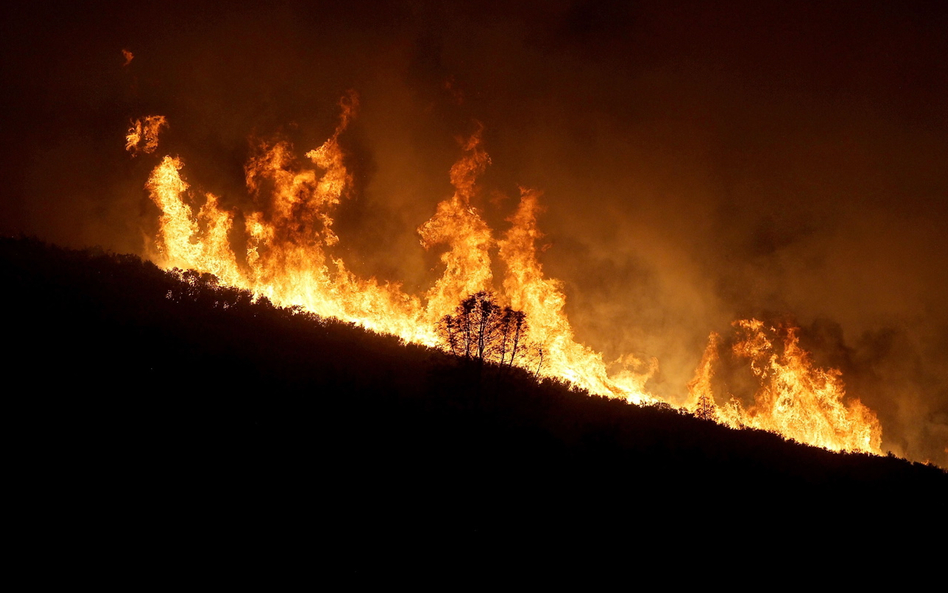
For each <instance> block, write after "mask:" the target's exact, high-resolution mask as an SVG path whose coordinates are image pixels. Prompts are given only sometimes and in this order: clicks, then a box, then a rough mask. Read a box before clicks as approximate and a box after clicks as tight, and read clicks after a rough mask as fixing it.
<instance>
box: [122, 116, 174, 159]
mask: <svg viewBox="0 0 948 593" xmlns="http://www.w3.org/2000/svg"><path fill="white" fill-rule="evenodd" d="M164 127H168V120H167V119H165V116H163V115H146V116H145V117H143V118H141V119H136V120H135V121H133V122H132V127H130V128H129V129H128V133H127V134H126V135H125V150H127V151H129V152H130V153H132V156H138V153H139V152H144V153H145V154H151V153H153V152H155V150H157V149H158V132H160V131H161V128H164Z"/></svg>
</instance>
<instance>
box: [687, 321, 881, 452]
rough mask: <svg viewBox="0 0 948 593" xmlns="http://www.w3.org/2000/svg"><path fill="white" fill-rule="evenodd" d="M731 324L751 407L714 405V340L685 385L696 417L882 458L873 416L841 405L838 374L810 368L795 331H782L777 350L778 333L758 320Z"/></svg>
mask: <svg viewBox="0 0 948 593" xmlns="http://www.w3.org/2000/svg"><path fill="white" fill-rule="evenodd" d="M734 325H735V327H736V328H737V329H738V341H737V342H736V343H735V344H734V346H733V349H732V350H733V353H734V355H735V356H736V357H738V358H740V359H746V360H748V361H749V363H750V369H751V372H752V373H753V375H754V377H756V378H757V380H758V382H759V387H758V389H757V391H756V393H755V394H754V403H753V404H752V405H751V406H749V407H747V408H745V407H744V405H743V404H742V403H741V402H740V400H738V399H736V398H733V397H732V398H730V400H729V401H727V402H726V403H725V404H724V405H722V406H718V405H717V404H716V403H715V394H714V392H713V388H712V382H711V376H712V373H713V367H714V364H715V363H716V362H717V361H718V354H717V352H718V346H719V344H720V338H719V337H718V336H717V335H712V337H711V340H710V341H709V344H708V348H707V350H706V351H705V354H704V357H703V358H702V361H701V364H700V365H699V367H698V371H697V373H696V375H695V379H694V380H693V381H692V382H691V383H690V384H689V385H688V387H689V390H690V392H691V404H690V407H691V409H692V410H693V411H694V412H695V413H696V414H697V415H699V416H702V417H706V418H714V419H717V420H718V421H720V422H722V423H723V424H727V425H729V426H732V427H735V428H740V427H745V426H746V427H753V428H759V429H763V430H769V431H772V432H776V433H779V434H783V435H785V436H788V437H790V438H792V439H794V440H796V441H799V442H802V443H807V444H811V445H817V446H820V447H824V448H826V449H830V450H833V451H864V452H868V453H881V444H882V428H881V426H880V424H879V420H878V418H876V415H875V414H874V413H873V412H872V411H871V410H870V409H869V408H867V407H866V406H864V405H863V404H862V402H860V401H859V400H858V399H855V398H850V399H849V401H848V403H847V402H845V401H844V396H845V387H844V386H843V382H842V380H841V378H840V377H841V373H840V372H839V371H838V370H836V369H822V368H819V367H816V366H814V365H813V363H812V362H811V360H810V357H809V355H808V354H807V352H806V351H804V350H803V349H802V348H801V347H800V340H799V338H798V337H797V329H796V328H792V327H788V328H785V329H783V331H782V333H783V334H784V336H783V339H782V342H783V343H782V351H780V348H778V346H779V345H775V340H776V339H779V336H777V334H778V333H781V332H779V331H778V330H777V329H775V328H769V329H768V328H767V327H765V325H764V323H763V322H762V321H759V320H757V319H745V320H740V321H736V322H734ZM771 336H774V337H771Z"/></svg>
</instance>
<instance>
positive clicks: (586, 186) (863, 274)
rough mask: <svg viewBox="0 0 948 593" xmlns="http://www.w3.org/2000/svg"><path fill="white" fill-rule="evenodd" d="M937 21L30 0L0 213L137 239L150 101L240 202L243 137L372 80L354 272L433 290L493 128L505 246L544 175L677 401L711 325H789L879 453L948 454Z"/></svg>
mask: <svg viewBox="0 0 948 593" xmlns="http://www.w3.org/2000/svg"><path fill="white" fill-rule="evenodd" d="M341 4H345V5H341ZM946 30H948V10H946V9H945V8H944V6H943V5H942V4H941V3H929V2H901V3H892V2H871V1H860V2H855V1H853V2H845V1H844V2H832V3H826V2H809V1H801V2H793V3H767V2H724V3H719V2H715V3H705V2H658V1H655V2H592V1H589V2H578V1H575V2H569V1H561V2H556V1H553V2H542V3H541V2H536V3H531V2H528V3H503V2H479V3H476V4H474V3H461V2H457V3H453V2H397V1H391V2H365V3H359V2H355V3H328V2H302V1H282V2H281V1H275V2H269V3H265V4H263V5H261V4H258V3H250V2H230V3H226V4H224V3H207V2H192V3H188V4H187V6H186V7H165V6H150V7H137V6H123V5H122V4H119V3H109V2H100V3H89V4H84V5H82V6H80V7H74V8H69V9H63V8H61V7H55V8H54V7H44V6H29V7H17V8H12V9H8V10H7V12H6V14H5V15H4V17H3V24H2V30H0V33H2V35H0V48H2V74H0V76H2V78H0V80H2V81H3V89H4V93H3V98H2V99H0V100H2V113H3V115H2V120H0V122H2V124H0V125H2V128H0V131H2V134H3V155H2V156H3V161H2V168H0V176H2V177H0V182H2V198H0V208H2V210H0V230H2V231H3V232H4V233H27V234H35V235H38V236H40V237H41V238H44V239H47V240H50V241H53V242H57V243H60V244H65V245H71V246H86V245H102V246H103V247H107V248H110V249H113V250H116V251H123V252H136V253H142V252H143V249H144V247H145V244H146V242H147V241H148V240H149V238H148V235H149V233H151V232H153V230H154V225H155V217H156V213H155V211H154V209H153V208H154V207H153V206H151V204H150V202H149V201H148V199H147V197H146V195H145V192H144V190H143V185H144V181H145V179H146V178H147V175H148V172H149V170H150V169H151V168H152V167H153V166H154V165H155V164H156V162H157V157H147V156H141V157H136V158H135V159H132V158H130V157H129V155H128V153H126V152H125V151H124V134H125V131H126V129H127V128H128V126H129V122H130V120H131V119H133V118H137V117H141V116H144V115H150V114H162V115H165V116H166V117H167V118H168V120H169V122H170V127H169V129H168V131H167V132H166V133H164V134H163V136H162V140H161V142H162V144H161V147H160V149H159V154H175V155H180V156H181V157H182V158H183V159H184V161H185V163H186V165H185V168H184V170H183V172H182V173H183V175H184V176H185V178H186V179H187V180H188V181H189V183H191V184H192V185H193V186H195V187H199V188H200V189H203V190H206V191H212V192H214V193H215V194H217V195H219V196H220V197H221V202H222V204H224V205H225V206H228V207H230V208H233V209H235V210H239V209H241V208H244V207H246V205H247V204H248V200H249V198H248V197H247V195H246V190H245V188H244V186H243V170H242V167H243V163H244V161H245V160H246V158H247V156H248V155H249V151H250V142H249V141H248V138H250V137H256V138H274V137H281V138H285V139H287V140H290V141H292V142H293V143H294V144H295V146H296V147H297V150H298V151H299V153H300V155H302V153H303V152H305V151H307V150H310V149H312V148H314V147H316V146H318V145H319V144H320V143H321V142H323V141H324V140H325V139H326V138H327V137H328V136H330V135H331V134H332V130H333V128H334V126H335V124H336V121H337V117H338V107H337V105H338V101H339V99H340V97H342V96H343V95H344V94H346V93H347V92H349V91H350V90H353V91H355V92H356V93H358V96H359V99H360V108H359V114H358V117H357V118H356V120H355V121H354V123H353V125H352V126H351V128H350V129H349V130H348V131H347V132H346V134H345V135H344V137H343V139H342V141H343V143H344V147H345V149H346V151H347V153H348V155H349V157H348V158H349V160H348V163H349V165H350V167H351V169H352V171H353V172H354V174H355V177H356V183H355V191H354V192H353V195H352V197H351V198H350V199H349V200H348V201H346V202H345V203H344V204H342V205H341V207H340V208H339V211H338V213H337V217H336V227H335V228H336V229H337V232H338V234H339V236H340V244H339V246H338V250H337V254H339V255H342V256H343V257H344V258H345V260H346V263H347V265H348V266H349V267H350V268H351V269H353V270H355V271H356V272H357V273H359V274H362V275H376V276H378V277H379V278H381V279H384V280H389V281H394V282H401V283H403V285H404V286H405V287H406V289H407V290H410V291H412V292H415V293H422V292H423V291H424V290H425V288H426V287H427V286H428V285H430V282H431V281H432V279H433V278H434V277H435V275H436V274H437V272H438V270H437V265H438V260H437V253H429V252H425V251H424V250H423V249H422V248H421V247H420V246H419V245H418V238H417V234H416V229H417V228H418V226H419V225H421V224H422V223H423V222H424V221H425V220H427V219H428V218H429V217H430V216H431V215H432V213H433V212H434V207H435V204H436V203H437V202H438V201H439V200H442V199H444V198H446V197H449V196H450V195H451V192H452V188H451V186H450V183H449V180H448V171H449V169H450V167H451V164H452V163H453V162H454V161H455V160H456V159H457V158H458V157H459V156H460V154H461V151H460V148H459V139H460V138H463V137H465V136H466V135H468V134H470V133H472V132H473V130H475V129H476V128H477V126H478V125H483V128H484V147H485V149H486V150H487V152H488V153H489V154H490V155H491V159H492V165H491V167H490V168H489V170H488V172H487V174H486V175H485V177H484V179H483V180H482V184H481V186H482V187H481V193H480V195H479V196H478V200H479V201H478V202H477V204H476V205H477V206H478V207H479V208H480V209H481V210H482V212H483V213H484V217H485V218H486V219H487V220H488V221H489V223H490V224H491V226H492V228H493V229H494V231H495V236H497V237H498V238H499V236H500V235H501V234H502V232H503V230H504V229H505V228H506V226H507V223H506V222H505V218H506V217H507V216H509V215H510V214H511V212H512V211H513V208H514V207H515V206H516V199H517V196H518V195H519V187H520V186H523V187H529V188H534V189H538V190H541V191H542V192H543V203H544V205H545V208H546V209H545V212H544V214H543V215H542V217H541V220H540V226H541V228H542V229H543V230H544V232H545V233H546V236H545V237H544V240H543V241H542V247H543V249H544V251H543V253H542V256H541V259H542V262H543V265H544V269H545V271H546V272H547V274H548V275H549V276H552V277H555V278H558V279H560V280H561V281H562V282H563V287H564V290H565V292H566V294H567V298H568V301H567V302H568V305H567V307H568V309H567V311H568V313H569V316H570V318H571V320H572V321H573V325H574V326H575V329H576V333H577V337H578V339H579V340H580V341H581V342H583V343H586V344H588V345H590V346H591V347H593V348H595V349H597V350H599V351H602V352H603V353H604V355H605V357H606V359H607V360H613V359H616V358H618V357H619V356H620V355H622V354H628V353H631V354H633V355H635V356H636V357H637V358H639V359H641V360H643V361H645V360H648V359H649V358H650V357H656V358H658V360H659V364H660V371H659V373H658V375H657V376H656V377H654V378H653V379H652V381H651V382H650V384H649V388H650V389H651V390H653V391H654V392H655V393H658V394H660V395H662V396H664V397H666V398H669V399H671V400H672V401H675V400H676V399H680V398H681V397H682V396H683V395H684V393H685V391H686V390H685V387H684V386H685V384H686V383H687V382H688V380H690V378H691V376H692V374H693V372H694V368H695V366H696V365H697V363H698V361H699V359H700V356H701V352H702V349H703V348H704V345H705V343H706V341H707V337H708V334H709V333H710V332H711V331H717V332H720V333H721V334H723V335H728V334H729V332H731V331H732V330H731V328H730V323H731V322H732V321H733V320H734V319H737V318H742V317H750V316H757V317H763V318H766V319H768V320H770V322H772V323H778V322H789V323H794V324H798V325H800V326H801V328H802V331H801V340H802V341H803V343H804V345H805V346H807V347H808V348H809V349H810V350H811V351H812V352H813V356H814V360H815V362H816V363H817V364H818V365H822V366H834V367H837V368H840V369H841V370H843V373H844V376H843V379H844V381H845V382H846V385H847V388H848V392H849V393H850V394H851V395H853V396H856V397H859V398H860V399H861V400H862V401H863V402H864V403H866V404H867V405H868V406H869V407H871V408H872V409H873V410H875V411H876V412H877V413H878V414H879V416H880V419H881V420H882V424H883V431H884V432H883V445H884V447H885V448H887V449H892V450H893V451H895V452H896V453H898V454H902V455H907V456H909V457H910V458H912V459H917V460H926V459H930V460H932V461H935V462H937V463H939V464H940V465H942V466H948V452H946V448H948V360H946V354H945V353H946V352H948V305H946V303H948V273H946V263H948V231H946V223H948V61H946V60H945V58H944V56H946V55H948V36H946V35H945V34H944V31H946ZM123 49H125V50H128V51H131V52H132V54H133V55H134V59H133V60H132V61H131V62H130V63H129V64H128V65H124V61H125V60H124V57H123V55H122V50H123ZM478 122H479V123H478ZM497 272H498V273H502V270H501V269H500V268H498V270H497Z"/></svg>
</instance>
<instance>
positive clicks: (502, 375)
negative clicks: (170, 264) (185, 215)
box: [0, 239, 948, 557]
mask: <svg viewBox="0 0 948 593" xmlns="http://www.w3.org/2000/svg"><path fill="white" fill-rule="evenodd" d="M0 273H2V275H3V278H5V284H4V286H5V290H3V291H2V294H3V306H4V309H3V310H4V311H5V314H6V315H5V318H6V323H5V327H6V331H5V335H6V337H7V343H8V345H9V348H10V350H9V351H8V352H7V354H6V355H5V365H4V367H5V368H6V369H7V371H8V376H7V381H6V383H7V385H8V389H7V390H6V398H5V399H6V401H7V408H8V413H7V419H8V425H9V427H10V432H11V435H12V442H13V455H12V457H13V469H12V471H13V477H14V479H13V481H12V482H11V483H12V484H14V487H13V488H14V491H15V499H16V501H17V502H16V503H15V504H16V505H18V506H17V508H18V509H20V512H18V514H17V516H18V517H19V518H20V519H21V520H23V521H24V522H25V525H27V527H26V528H24V529H23V531H22V534H23V535H22V537H23V538H25V540H26V541H27V542H29V543H28V544H27V546H26V547H27V548H29V547H31V546H50V545H52V546H54V547H56V546H66V547H71V546H74V547H77V548H86V547H88V546H90V545H91V546H93V547H95V549H96V550H99V549H100V548H98V547H96V546H101V552H102V553H103V554H107V555H121V556H123V557H124V556H125V555H128V554H130V552H129V550H130V549H133V548H134V549H145V550H151V551H152V552H153V551H154V550H156V549H158V548H162V547H163V546H164V545H165V544H166V542H168V541H170V540H173V541H174V542H175V544H174V545H175V548H176V549H179V548H180V549H182V550H185V549H187V550H192V548H193V550H192V551H193V552H194V553H195V554H199V553H200V552H199V551H200V550H202V549H205V548H207V547H211V548H214V549H215V550H217V549H220V548H221V547H222V546H223V547H230V546H233V547H236V548H251V549H256V547H257V546H262V547H268V548H270V547H273V546H277V547H279V548H280V549H284V548H292V549H293V550H294V553H299V554H304V555H305V554H306V553H308V552H307V550H308V549H309V547H310V546H313V545H315V543H314V542H315V541H317V540H318V541H333V542H335V544H334V545H335V546H337V547H338V548H339V549H347V550H365V549H367V548H366V547H369V548H373V547H375V546H383V547H384V546H389V545H392V546H394V547H395V548H396V549H397V550H400V552H401V553H407V552H406V550H408V549H413V548H412V547H411V546H413V545H415V544H414V543H413V542H418V541H424V542H427V544H426V545H428V546H429V547H430V546H434V547H440V546H441V545H448V544H450V545H452V546H453V545H460V544H463V545H465V546H468V545H477V546H483V545H491V546H496V545H501V544H503V545H534V544H536V543H539V542H544V543H546V544H550V543H551V542H567V541H569V542H574V543H575V542H587V544H584V545H591V544H588V542H590V541H602V540H596V538H610V539H613V540H614V539H618V540H620V541H624V540H626V539H629V538H633V539H635V540H637V541H639V542H642V541H648V542H650V544H653V545H655V546H659V547H662V546H668V545H673V543H674V542H676V541H682V538H684V539H685V540H687V541H692V542H693V541H694V538H696V537H697V538H699V541H713V540H714V539H715V538H716V537H717V536H718V535H719V534H721V533H725V532H734V531H737V530H739V531H746V532H747V533H749V534H754V537H769V538H774V539H778V534H785V533H788V532H799V533H804V532H809V531H814V530H821V529H829V527H827V526H829V525H832V531H833V532H834V533H845V534H847V537H858V536H860V535H870V534H877V533H889V534H892V533H898V532H899V531H900V530H902V529H904V528H905V526H907V525H912V524H918V523H920V522H924V523H927V524H928V525H938V523H937V522H939V521H942V522H943V521H944V508H943V507H944V505H943V503H944V500H945V496H946V494H948V475H946V473H945V472H944V471H942V470H940V469H938V468H935V467H932V466H925V465H921V464H917V463H909V462H907V461H904V460H901V459H896V458H893V457H873V456H868V455H855V454H848V455H847V454H834V453H829V452H826V451H823V450H820V449H815V448H812V447H804V446H800V445H797V444H793V443H789V442H786V441H784V440H783V439H781V438H779V437H777V436H774V435H772V434H769V433H763V432H758V431H732V430H729V429H726V428H723V427H721V426H719V425H716V424H714V423H711V422H707V421H702V420H698V419H695V418H693V417H690V416H684V415H681V414H679V413H677V412H676V411H674V410H672V409H668V408H662V407H647V408H642V407H636V406H631V405H628V404H625V403H623V402H620V401H615V400H607V399H604V398H599V397H590V396H588V395H586V394H583V393H577V392H573V391H571V390H569V389H568V388H566V387H564V386H563V385H559V384H555V383H551V382H548V381H547V382H543V383H539V384H538V383H537V382H536V381H534V380H533V379H532V377H530V376H529V375H528V374H526V373H524V372H521V371H518V370H510V369H505V370H501V369H498V368H495V367H490V366H479V365H477V364H474V363H469V362H468V361H465V360H461V359H456V358H453V357H450V356H447V355H445V354H443V353H441V352H438V351H432V350H427V349H424V348H421V347H417V346H404V345H401V344H399V343H398V342H397V340H395V339H393V338H389V337H386V336H379V335H375V334H371V333H367V332H364V331H362V330H358V329H356V328H353V327H351V326H348V325H346V324H341V323H337V322H333V321H328V320H322V319H317V318H315V317H313V316H311V315H307V314H303V313H300V312H298V311H288V310H281V309H277V308H274V307H272V306H270V305H269V304H268V303H266V302H256V303H254V302H253V301H252V300H251V299H250V295H248V294H247V293H243V292H240V291H237V290H233V289H227V288H221V287H218V286H217V285H216V283H215V282H214V279H213V278H211V277H208V276H205V277H200V276H197V275H185V276H184V280H181V279H178V278H175V277H173V276H172V275H169V274H166V273H164V272H162V271H160V270H159V269H158V268H156V267H155V266H154V265H152V264H150V263H147V262H143V261H141V260H140V259H138V258H137V257H134V256H127V255H116V254H112V253H101V252H92V251H85V252H79V251H70V250H65V249H61V248H56V247H52V246H48V245H45V244H42V243H40V242H38V241H35V240H25V239H2V240H0ZM933 522H934V523H933ZM712 531H713V533H714V534H715V535H714V536H712V535H711V533H712ZM50 534H55V537H53V538H52V540H50V538H49V535H50ZM93 535H94V537H93ZM779 537H783V535H780V536H779ZM50 541H52V542H53V543H52V544H51V543H50ZM263 542H266V544H264V543H263ZM380 542H387V543H386V544H384V545H383V544H381V543H380ZM472 542H473V544H472ZM512 542H517V543H516V544H513V543H512ZM181 553H183V554H184V553H185V552H181Z"/></svg>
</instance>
